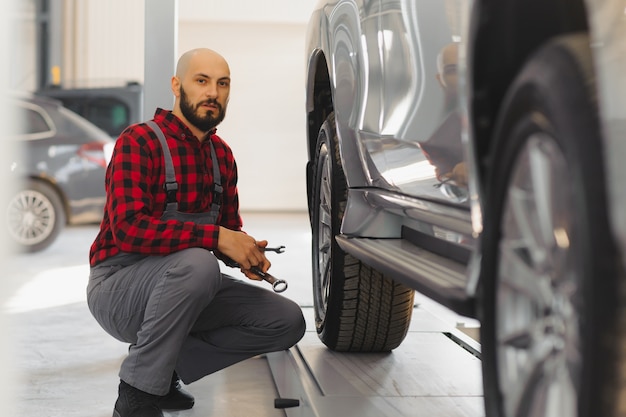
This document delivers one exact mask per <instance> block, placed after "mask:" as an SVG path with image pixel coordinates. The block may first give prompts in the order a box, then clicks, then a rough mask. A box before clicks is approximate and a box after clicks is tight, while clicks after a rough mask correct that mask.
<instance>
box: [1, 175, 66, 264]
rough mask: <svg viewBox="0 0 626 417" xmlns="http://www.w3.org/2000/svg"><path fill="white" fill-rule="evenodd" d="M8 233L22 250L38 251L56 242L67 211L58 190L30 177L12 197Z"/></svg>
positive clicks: (8, 212)
mask: <svg viewBox="0 0 626 417" xmlns="http://www.w3.org/2000/svg"><path fill="white" fill-rule="evenodd" d="M7 226H8V231H9V236H10V237H11V239H12V240H13V242H15V243H16V244H17V247H18V250H20V251H23V252H38V251H41V250H43V249H45V248H47V247H48V246H50V245H51V244H52V242H54V240H55V239H56V238H57V236H58V235H59V233H60V231H61V230H62V229H63V227H64V226H65V211H64V210H63V204H62V202H61V199H60V198H59V196H58V194H57V193H56V191H55V190H54V189H53V188H52V187H51V186H49V185H48V184H45V183H43V182H40V181H32V180H29V181H27V182H26V184H25V186H23V187H22V188H21V189H20V190H19V191H18V193H17V194H16V195H15V196H14V197H13V198H12V199H11V200H10V201H9V206H8V209H7Z"/></svg>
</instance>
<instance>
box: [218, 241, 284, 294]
mask: <svg viewBox="0 0 626 417" xmlns="http://www.w3.org/2000/svg"><path fill="white" fill-rule="evenodd" d="M279 249H280V248H279ZM279 253H280V252H279ZM224 263H225V264H226V265H227V266H230V267H231V268H240V265H239V264H238V263H237V262H235V261H233V260H232V259H224ZM250 270H251V271H252V272H253V273H254V274H255V275H258V276H260V277H261V278H263V280H264V281H267V282H269V283H270V284H271V285H272V289H273V290H274V292H283V291H285V290H286V289H287V281H285V280H284V279H278V278H276V277H275V276H273V275H272V274H269V273H267V272H263V271H261V268H259V267H258V266H253V267H252V268H250Z"/></svg>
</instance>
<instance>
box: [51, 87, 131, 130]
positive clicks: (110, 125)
mask: <svg viewBox="0 0 626 417" xmlns="http://www.w3.org/2000/svg"><path fill="white" fill-rule="evenodd" d="M63 104H64V105H65V107H67V108H68V109H70V110H72V111H74V112H76V113H78V114H80V115H81V116H83V117H84V118H85V119H87V120H89V121H90V122H92V123H93V124H95V125H96V126H98V127H100V128H101V129H102V130H104V131H105V132H107V133H108V134H109V135H110V136H114V137H117V136H119V134H120V133H121V132H122V131H123V130H124V129H125V128H126V127H127V126H128V125H129V124H130V109H129V107H128V106H127V105H126V104H125V103H124V102H123V101H121V100H118V99H116V98H114V97H101V98H93V97H92V98H89V99H88V100H85V99H72V98H63Z"/></svg>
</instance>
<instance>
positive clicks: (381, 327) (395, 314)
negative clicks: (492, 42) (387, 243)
mask: <svg viewBox="0 0 626 417" xmlns="http://www.w3.org/2000/svg"><path fill="white" fill-rule="evenodd" d="M313 169H314V172H313V183H312V186H313V193H312V196H313V199H312V202H311V220H312V222H311V225H312V237H313V239H312V246H313V248H312V263H313V297H314V308H315V325H316V329H317V333H318V335H319V338H320V339H321V341H322V342H323V343H324V344H325V345H326V346H328V347H329V348H330V349H333V350H336V351H350V352H386V351H390V350H392V349H395V348H396V347H398V346H399V345H400V343H401V342H402V341H403V340H404V338H405V336H406V333H407V331H408V327H409V324H410V320H411V314H412V312H413V297H414V294H415V293H414V291H413V290H412V289H410V288H408V287H406V286H404V285H402V284H398V283H396V282H394V281H393V280H392V279H390V278H388V277H386V276H384V275H382V274H381V273H379V272H378V271H376V270H374V269H373V268H371V267H369V266H368V265H365V264H364V263H362V262H360V261H359V260H358V259H356V258H354V257H353V256H351V255H349V254H347V253H345V252H344V251H343V250H342V249H341V248H340V247H339V245H338V244H337V242H336V241H335V236H336V235H338V234H339V233H340V227H341V222H342V219H343V215H344V211H345V207H346V200H347V186H346V179H345V176H344V172H343V169H342V166H341V159H340V157H339V144H338V141H337V136H336V126H335V118H334V114H330V115H329V116H328V118H327V119H326V121H325V122H324V124H323V125H322V127H321V129H320V131H319V136H318V141H317V152H316V156H315V160H314V167H313Z"/></svg>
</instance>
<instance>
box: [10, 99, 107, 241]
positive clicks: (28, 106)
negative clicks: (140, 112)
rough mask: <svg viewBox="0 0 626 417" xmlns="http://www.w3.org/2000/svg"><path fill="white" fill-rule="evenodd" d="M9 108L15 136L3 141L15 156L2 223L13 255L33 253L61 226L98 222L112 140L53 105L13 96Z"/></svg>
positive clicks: (96, 128) (72, 114)
mask: <svg viewBox="0 0 626 417" xmlns="http://www.w3.org/2000/svg"><path fill="white" fill-rule="evenodd" d="M11 103H12V105H13V106H14V108H13V111H14V112H15V114H16V116H17V131H16V132H14V133H13V134H10V135H9V139H10V140H11V141H13V142H14V145H15V149H16V151H17V152H16V155H15V158H14V161H13V162H12V164H11V166H10V174H11V176H12V177H13V178H15V180H16V181H15V184H16V185H14V186H13V188H12V191H13V194H12V195H11V196H9V198H8V199H7V200H8V207H7V211H6V213H7V219H6V222H5V224H6V226H7V227H8V235H9V237H10V238H11V240H12V241H13V242H14V243H15V245H16V246H17V249H18V250H19V251H25V252H36V251H40V250H43V249H45V248H47V247H48V246H49V245H50V244H52V243H53V242H54V240H55V239H56V237H57V236H58V234H59V232H60V231H61V230H62V229H63V228H64V227H65V225H66V224H88V223H97V222H100V220H101V219H102V214H103V209H104V203H105V190H104V177H105V170H106V166H107V163H108V160H109V158H110V154H111V152H112V149H113V143H114V140H113V139H112V138H111V137H110V136H109V135H107V133H106V132H104V131H103V130H101V129H100V128H98V127H96V126H95V125H94V124H92V123H90V122H89V121H87V120H86V119H84V118H83V117H81V116H79V115H77V114H76V113H74V112H72V111H70V110H68V109H67V108H65V107H63V105H62V104H61V102H59V101H57V100H53V99H50V98H45V97H36V96H32V95H16V96H14V97H12V101H11Z"/></svg>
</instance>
